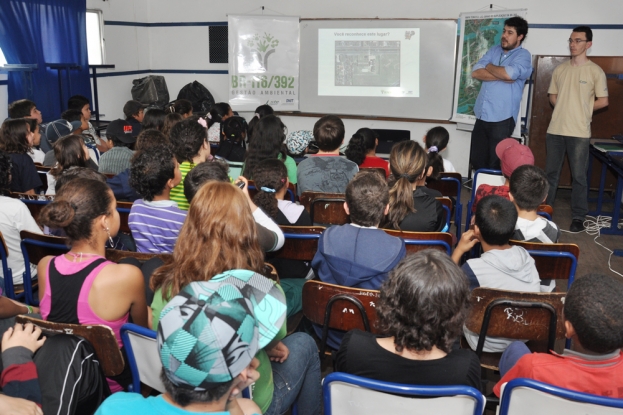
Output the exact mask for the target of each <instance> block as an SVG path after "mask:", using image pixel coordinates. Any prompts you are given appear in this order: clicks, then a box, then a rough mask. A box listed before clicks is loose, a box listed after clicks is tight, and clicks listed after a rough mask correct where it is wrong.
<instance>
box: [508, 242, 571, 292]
mask: <svg viewBox="0 0 623 415" xmlns="http://www.w3.org/2000/svg"><path fill="white" fill-rule="evenodd" d="M510 244H511V245H517V246H521V247H523V248H525V249H526V250H527V251H528V252H529V253H530V256H532V258H534V265H535V266H536V269H537V271H538V272H539V277H540V278H541V279H542V280H568V283H567V287H568V288H570V287H571V284H573V280H574V279H575V271H576V269H577V266H578V260H579V259H580V247H578V246H577V245H576V244H561V243H558V244H542V243H538V242H525V241H510Z"/></svg>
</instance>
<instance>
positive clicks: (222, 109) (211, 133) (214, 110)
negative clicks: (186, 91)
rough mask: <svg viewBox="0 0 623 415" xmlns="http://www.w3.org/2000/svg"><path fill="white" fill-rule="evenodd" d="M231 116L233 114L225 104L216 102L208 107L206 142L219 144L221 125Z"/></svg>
mask: <svg viewBox="0 0 623 415" xmlns="http://www.w3.org/2000/svg"><path fill="white" fill-rule="evenodd" d="M189 102H190V101H189ZM191 110H192V105H191ZM233 116H234V112H233V111H232V110H231V107H230V106H229V104H228V103H226V102H217V103H216V104H214V105H212V107H210V111H208V113H207V114H206V120H207V121H208V141H209V142H210V143H220V142H221V124H222V123H223V122H224V121H225V120H226V119H228V118H229V117H233Z"/></svg>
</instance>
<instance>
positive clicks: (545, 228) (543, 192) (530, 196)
mask: <svg viewBox="0 0 623 415" xmlns="http://www.w3.org/2000/svg"><path fill="white" fill-rule="evenodd" d="M548 191H549V183H548V182H547V176H546V175H545V172H544V171H543V170H542V169H541V168H539V167H536V166H531V165H529V164H526V165H523V166H520V167H518V168H517V169H515V171H514V172H513V174H512V175H511V178H510V192H509V194H508V197H509V198H510V200H511V202H513V203H514V204H515V207H516V208H517V214H518V215H517V223H516V224H515V233H514V234H513V237H512V238H511V239H514V240H517V241H528V242H542V243H546V244H551V243H556V242H558V239H559V238H560V229H558V226H556V224H555V223H554V222H552V221H550V220H547V219H545V218H544V217H542V216H539V215H538V213H537V209H538V208H539V205H540V204H541V203H543V202H544V201H545V199H546V198H547V192H548Z"/></svg>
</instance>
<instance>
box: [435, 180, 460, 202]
mask: <svg viewBox="0 0 623 415" xmlns="http://www.w3.org/2000/svg"><path fill="white" fill-rule="evenodd" d="M440 174H443V173H440ZM446 174H456V175H458V176H459V178H458V179H457V178H456V177H443V176H441V177H440V178H439V180H430V181H428V182H426V187H428V188H429V189H433V190H437V191H438V192H441V194H442V195H444V196H447V197H453V198H455V199H456V201H457V202H460V201H461V179H460V177H461V174H460V173H446Z"/></svg>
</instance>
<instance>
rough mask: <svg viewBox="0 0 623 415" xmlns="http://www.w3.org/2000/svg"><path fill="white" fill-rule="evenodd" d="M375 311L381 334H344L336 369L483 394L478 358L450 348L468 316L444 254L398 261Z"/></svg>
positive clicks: (457, 273) (465, 293)
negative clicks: (463, 386) (464, 389)
mask: <svg viewBox="0 0 623 415" xmlns="http://www.w3.org/2000/svg"><path fill="white" fill-rule="evenodd" d="M376 310H377V313H378V316H379V321H378V325H379V327H380V328H381V330H382V331H383V332H384V333H385V334H384V335H383V336H378V335H375V334H372V333H368V332H363V331H360V330H353V331H350V332H348V333H346V335H345V336H344V339H343V340H342V344H341V345H340V350H339V351H338V352H337V357H336V361H335V366H336V370H338V371H340V372H346V373H350V374H353V375H357V376H362V377H365V378H370V379H375V380H380V381H384V382H395V383H404V384H411V385H439V386H441V385H466V386H471V387H473V388H476V389H478V390H480V389H481V380H480V361H479V360H478V357H477V356H476V354H475V353H474V352H473V351H471V350H466V349H454V348H453V347H452V346H453V344H454V342H455V341H456V340H457V339H458V337H459V336H460V335H461V327H462V326H463V322H464V321H465V318H466V317H467V314H468V312H469V288H468V286H467V282H466V280H465V276H464V275H463V273H462V272H461V270H460V269H459V267H458V266H457V265H456V264H454V263H453V262H452V261H451V260H450V257H448V255H446V254H445V253H443V252H439V251H437V250H432V249H427V250H424V251H421V252H418V253H416V254H413V255H409V256H407V257H406V258H405V259H403V260H402V261H400V263H399V264H398V265H397V266H396V268H394V270H393V271H392V272H390V274H389V278H388V279H387V281H385V282H384V283H383V285H382V286H381V297H380V298H379V301H378V303H377V306H376Z"/></svg>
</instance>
